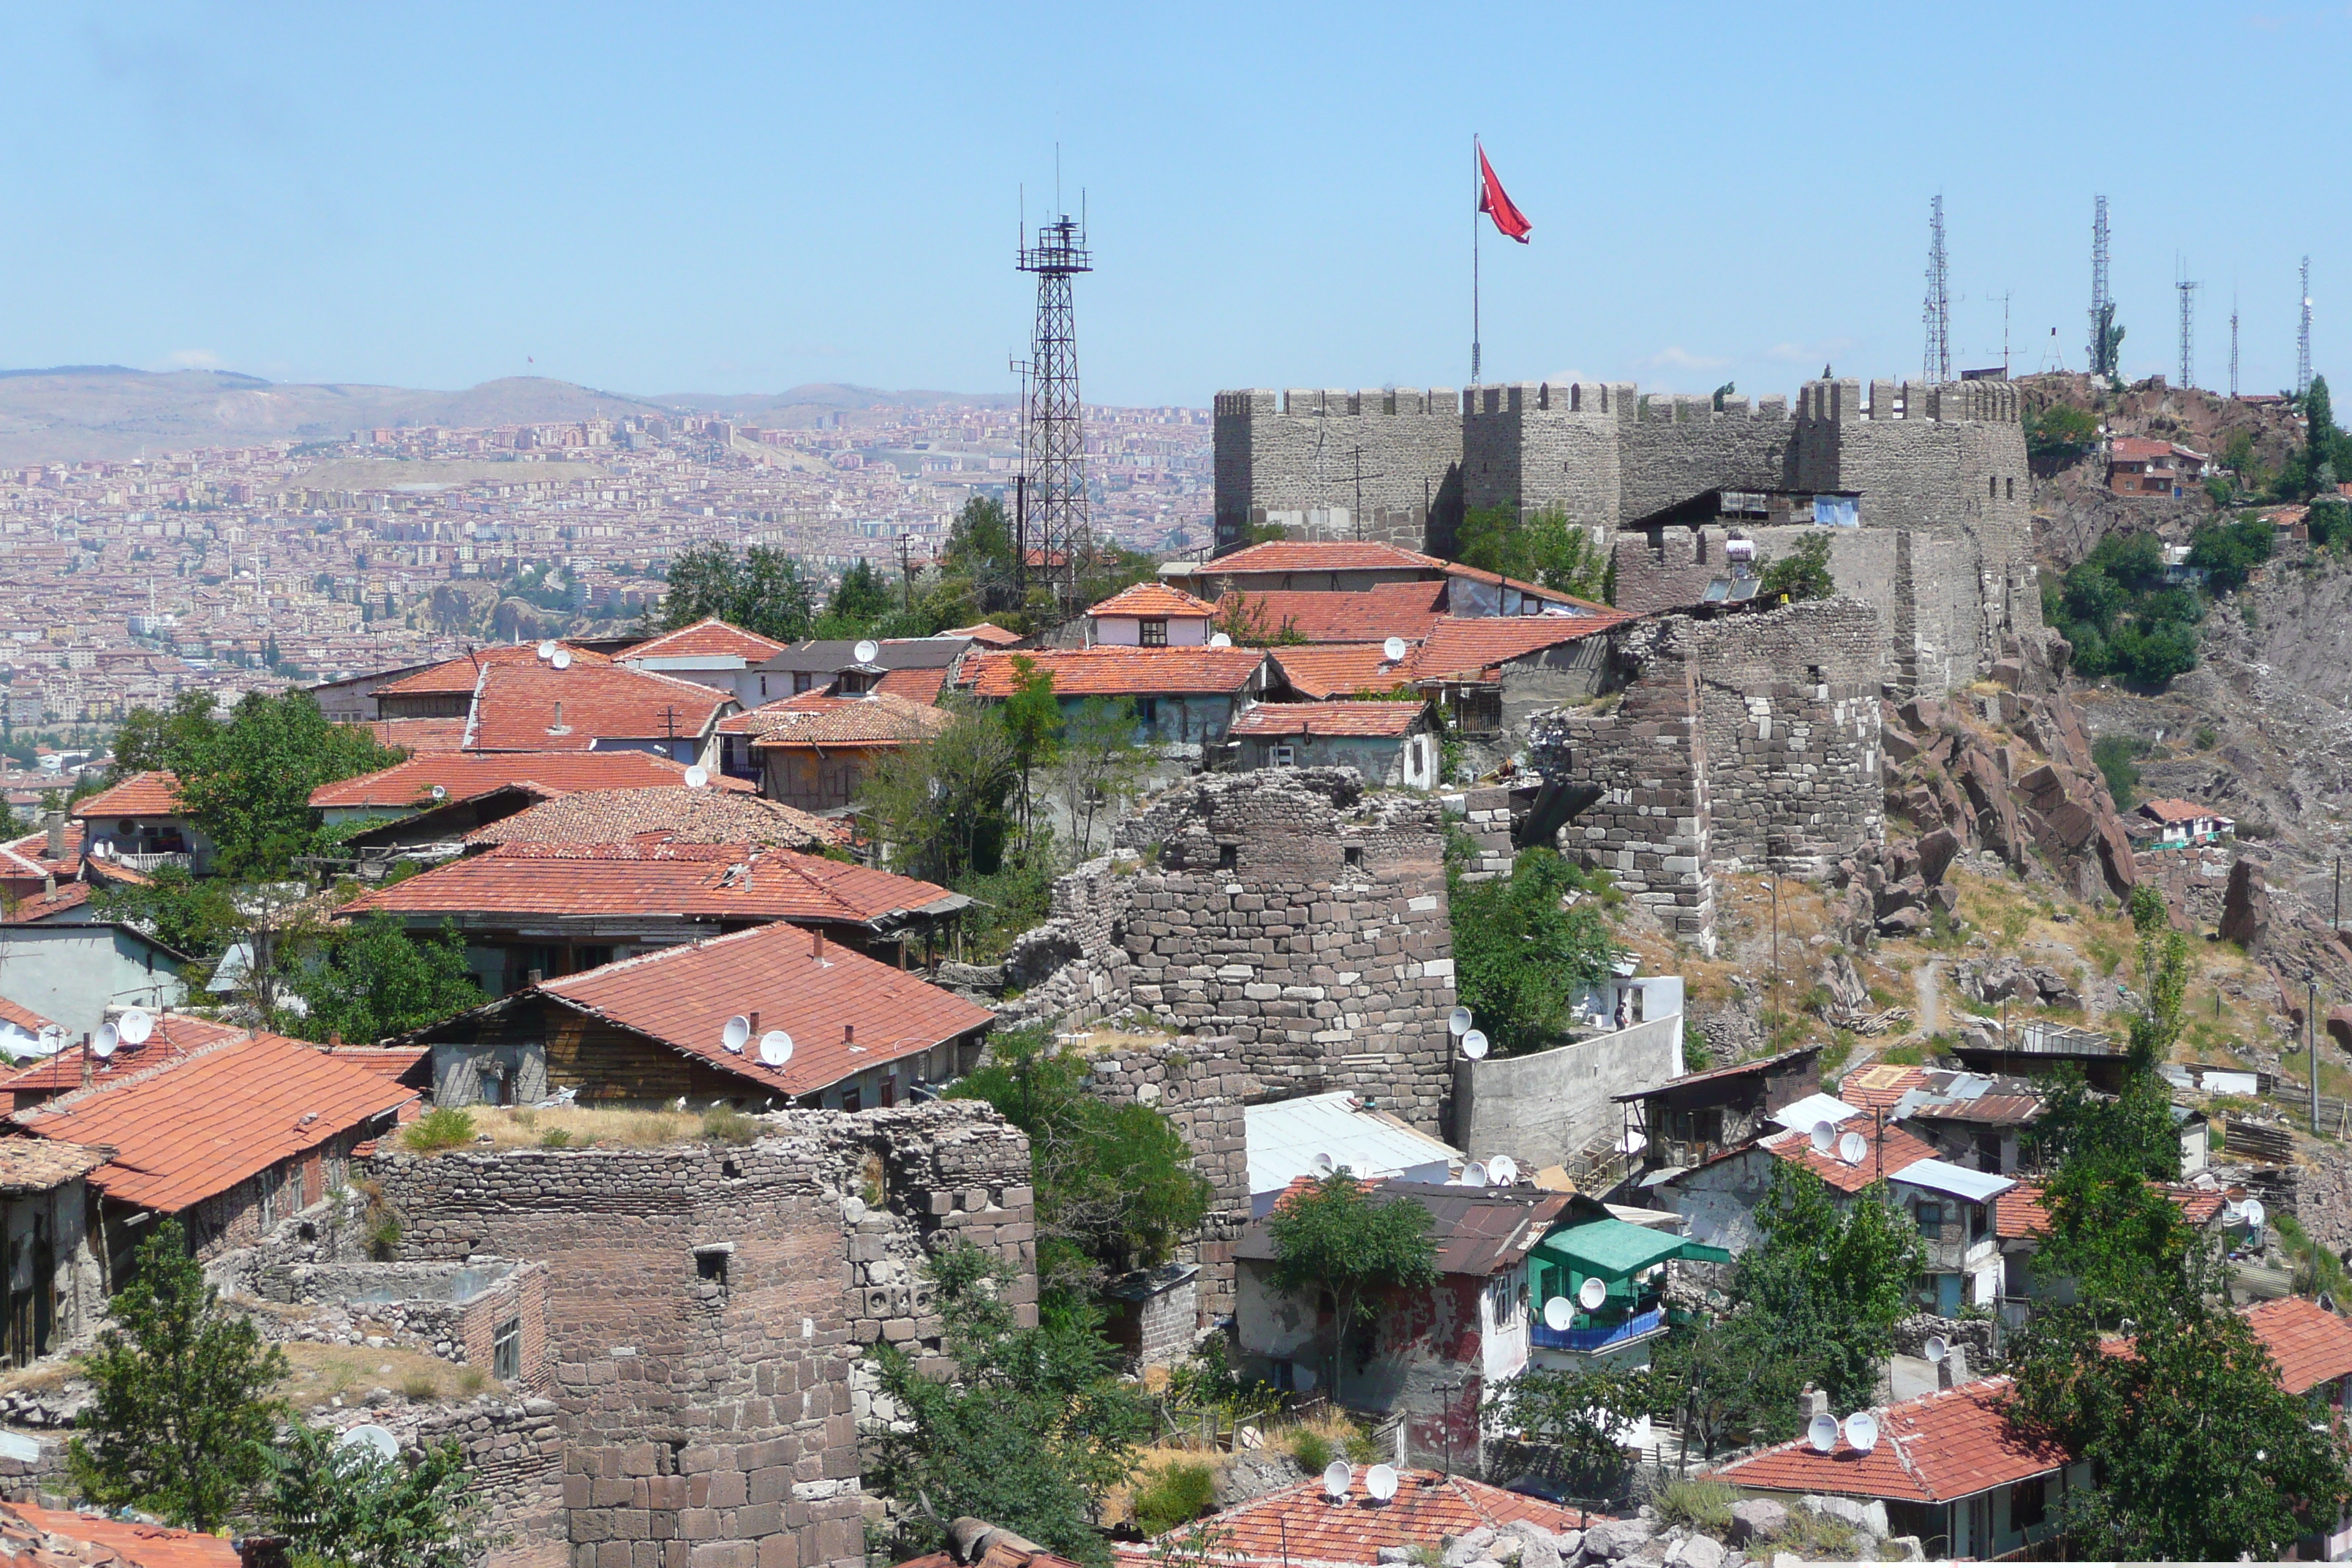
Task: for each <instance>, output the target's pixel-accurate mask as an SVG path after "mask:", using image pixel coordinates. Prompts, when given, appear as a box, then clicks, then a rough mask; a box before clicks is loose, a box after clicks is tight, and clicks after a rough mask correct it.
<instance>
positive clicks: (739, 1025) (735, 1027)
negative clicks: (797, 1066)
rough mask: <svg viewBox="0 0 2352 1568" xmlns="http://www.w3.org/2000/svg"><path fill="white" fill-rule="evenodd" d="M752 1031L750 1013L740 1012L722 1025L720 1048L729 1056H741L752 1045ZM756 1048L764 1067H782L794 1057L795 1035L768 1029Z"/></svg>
mask: <svg viewBox="0 0 2352 1568" xmlns="http://www.w3.org/2000/svg"><path fill="white" fill-rule="evenodd" d="M751 1032H752V1026H751V1016H750V1015H748V1014H744V1013H738V1014H736V1015H735V1016H733V1017H731V1018H730V1019H728V1020H727V1022H726V1024H725V1025H724V1026H721V1027H720V1029H719V1049H720V1050H723V1051H725V1052H726V1053H727V1054H728V1055H729V1056H731V1057H740V1056H741V1055H742V1054H743V1052H744V1049H745V1048H746V1047H751ZM754 1048H755V1049H756V1051H757V1053H758V1055H759V1058H760V1061H761V1065H762V1066H764V1067H771V1068H781V1067H782V1066H784V1064H786V1063H787V1062H789V1061H791V1060H792V1059H793V1037H791V1036H790V1035H788V1034H786V1033H784V1031H783V1030H782V1029H770V1030H768V1031H767V1032H766V1033H765V1034H763V1035H761V1037H760V1043H759V1045H758V1046H757V1047H754Z"/></svg>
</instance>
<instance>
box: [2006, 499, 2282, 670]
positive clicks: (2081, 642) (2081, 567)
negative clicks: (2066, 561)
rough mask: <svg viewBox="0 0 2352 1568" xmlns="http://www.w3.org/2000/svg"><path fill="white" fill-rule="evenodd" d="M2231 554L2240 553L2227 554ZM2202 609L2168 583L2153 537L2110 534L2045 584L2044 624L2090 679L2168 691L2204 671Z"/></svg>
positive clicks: (2195, 600) (2189, 595) (2160, 550)
mask: <svg viewBox="0 0 2352 1568" xmlns="http://www.w3.org/2000/svg"><path fill="white" fill-rule="evenodd" d="M2221 548H2223V549H2224V550H2225V551H2226V550H2231V549H2234V548H2239V547H2235V546H2228V545H2225V546H2222V547H2221ZM2204 614H2205V609H2204V604H2203V602H2202V601H2201V600H2200V598H2199V597H2198V596H2197V595H2195V594H2194V593H2192V592H2189V590H2187V589H2184V588H2177V587H2168V586H2167V585H2166V584H2165V581H2164V547H2163V544H2162V542H2161V541H2159V540H2158V538H2157V537H2156V536H2155V535H2154V534H2152V533H2110V534H2108V535H2107V536H2106V537H2105V538H2104V539H2102V540H2100V541H2099V542H2098V544H2097V545H2096V546H2095V547H2094V548H2093V550H2092V551H2091V552H2090V554H2089V555H2087V556H2085V557H2084V559H2083V560H2082V561H2081V562H2080V563H2076V564H2075V565H2074V566H2073V567H2070V568H2069V569H2068V570H2067V572H2066V574H2065V575H2064V576H2063V578H2061V577H2054V576H2052V575H2049V574H2044V575H2043V577H2042V619H2043V620H2045V621H2046V622H2048V623H2049V624H2050V625H2051V626H2055V627H2057V628H2058V630H2059V631H2060V632H2061V633H2062V634H2063V636H2064V637H2065V638H2066V640H2067V641H2068V642H2070V643H2072V644H2073V645H2074V668H2076V669H2077V670H2079V671H2080V672H2082V673H2083V674H2084V675H2087V676H2091V677H2093V678H2096V677H2099V676H2103V675H2116V676H2121V677H2123V678H2124V679H2128V680H2137V681H2140V682H2142V683H2144V684H2147V685H2151V686H2161V685H2163V684H2164V683H2166V682H2167V681H2169V680H2170V679H2172V678H2173V677H2174V676H2176V675H2183V674H2186V673H2187V672H2188V671H2189V670H2191V669H2194V668H2196V667H2197V623H2198V622H2199V621H2200V620H2201V619H2203V617H2204Z"/></svg>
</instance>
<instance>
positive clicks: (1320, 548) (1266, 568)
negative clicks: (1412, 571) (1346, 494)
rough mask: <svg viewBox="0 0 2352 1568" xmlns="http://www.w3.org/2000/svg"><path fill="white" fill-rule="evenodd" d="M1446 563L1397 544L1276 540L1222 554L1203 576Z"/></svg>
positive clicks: (1431, 568)
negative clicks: (1229, 573) (1400, 547)
mask: <svg viewBox="0 0 2352 1568" xmlns="http://www.w3.org/2000/svg"><path fill="white" fill-rule="evenodd" d="M1445 564H1446V563H1444V562H1443V561H1440V560H1439V559H1437V558H1436V557H1435V556H1433V555H1416V554H1415V553H1413V552H1412V551H1410V550H1400V549H1398V548H1397V547H1396V546H1395V545H1393V544H1369V543H1360V542H1355V541H1352V540H1333V541H1321V540H1306V539H1276V540H1269V541H1268V542H1265V543H1264V544H1253V545H1251V546H1249V548H1247V549H1245V550H1236V551H1234V552H1233V553H1232V554H1231V555H1220V556H1218V557H1217V558H1216V559H1215V560H1213V561H1211V562H1209V563H1206V564H1205V565H1204V566H1202V569H1201V570H1202V575H1203V576H1214V575H1218V574H1223V573H1228V572H1383V571H1397V570H1401V569H1402V568H1405V567H1419V568H1421V569H1423V570H1424V571H1430V572H1436V571H1442V570H1443V569H1444V566H1445Z"/></svg>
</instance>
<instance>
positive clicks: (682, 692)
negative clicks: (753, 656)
mask: <svg viewBox="0 0 2352 1568" xmlns="http://www.w3.org/2000/svg"><path fill="white" fill-rule="evenodd" d="M734 701H735V700H734V698H733V697H731V696H730V695H729V694H728V693H726V692H724V691H714V690H712V689H710V688H709V687H708V686H698V685H696V684H695V683H694V682H693V681H691V680H679V679H675V678H673V677H670V676H667V675H658V674H656V673H654V672H652V671H650V670H643V669H630V668H625V667H616V666H614V665H610V664H588V663H584V662H583V663H574V664H573V665H572V668H569V669H557V668H554V667H553V666H552V665H546V664H541V663H540V662H539V661H538V660H537V659H531V660H530V661H528V662H520V663H519V662H516V661H514V660H502V661H500V662H498V663H494V664H490V665H488V666H486V667H485V668H483V671H482V684H481V686H480V687H479V688H478V690H477V691H476V693H475V696H474V711H473V717H472V719H471V721H470V722H468V723H467V727H466V748H467V750H468V751H482V752H572V751H578V752H585V751H591V750H593V749H594V748H595V747H596V743H597V742H599V741H655V740H685V741H691V740H694V739H696V738H697V737H698V736H700V735H702V734H703V733H705V732H706V731H708V730H709V728H710V725H711V722H712V721H713V720H715V719H716V718H717V717H718V716H719V714H720V713H721V712H722V711H724V710H727V709H729V708H731V707H732V706H734Z"/></svg>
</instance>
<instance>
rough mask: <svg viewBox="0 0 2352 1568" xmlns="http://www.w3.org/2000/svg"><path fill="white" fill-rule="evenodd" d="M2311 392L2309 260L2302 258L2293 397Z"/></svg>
mask: <svg viewBox="0 0 2352 1568" xmlns="http://www.w3.org/2000/svg"><path fill="white" fill-rule="evenodd" d="M2310 390H2311V258H2310V257H2308V256H2306V257H2305V258H2303V328H2302V330H2301V331H2298V332H2296V333H2295V338H2294V395H2296V396H2297V397H2301V396H2302V395H2304V394H2305V393H2306V392H2309V391H2310Z"/></svg>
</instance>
